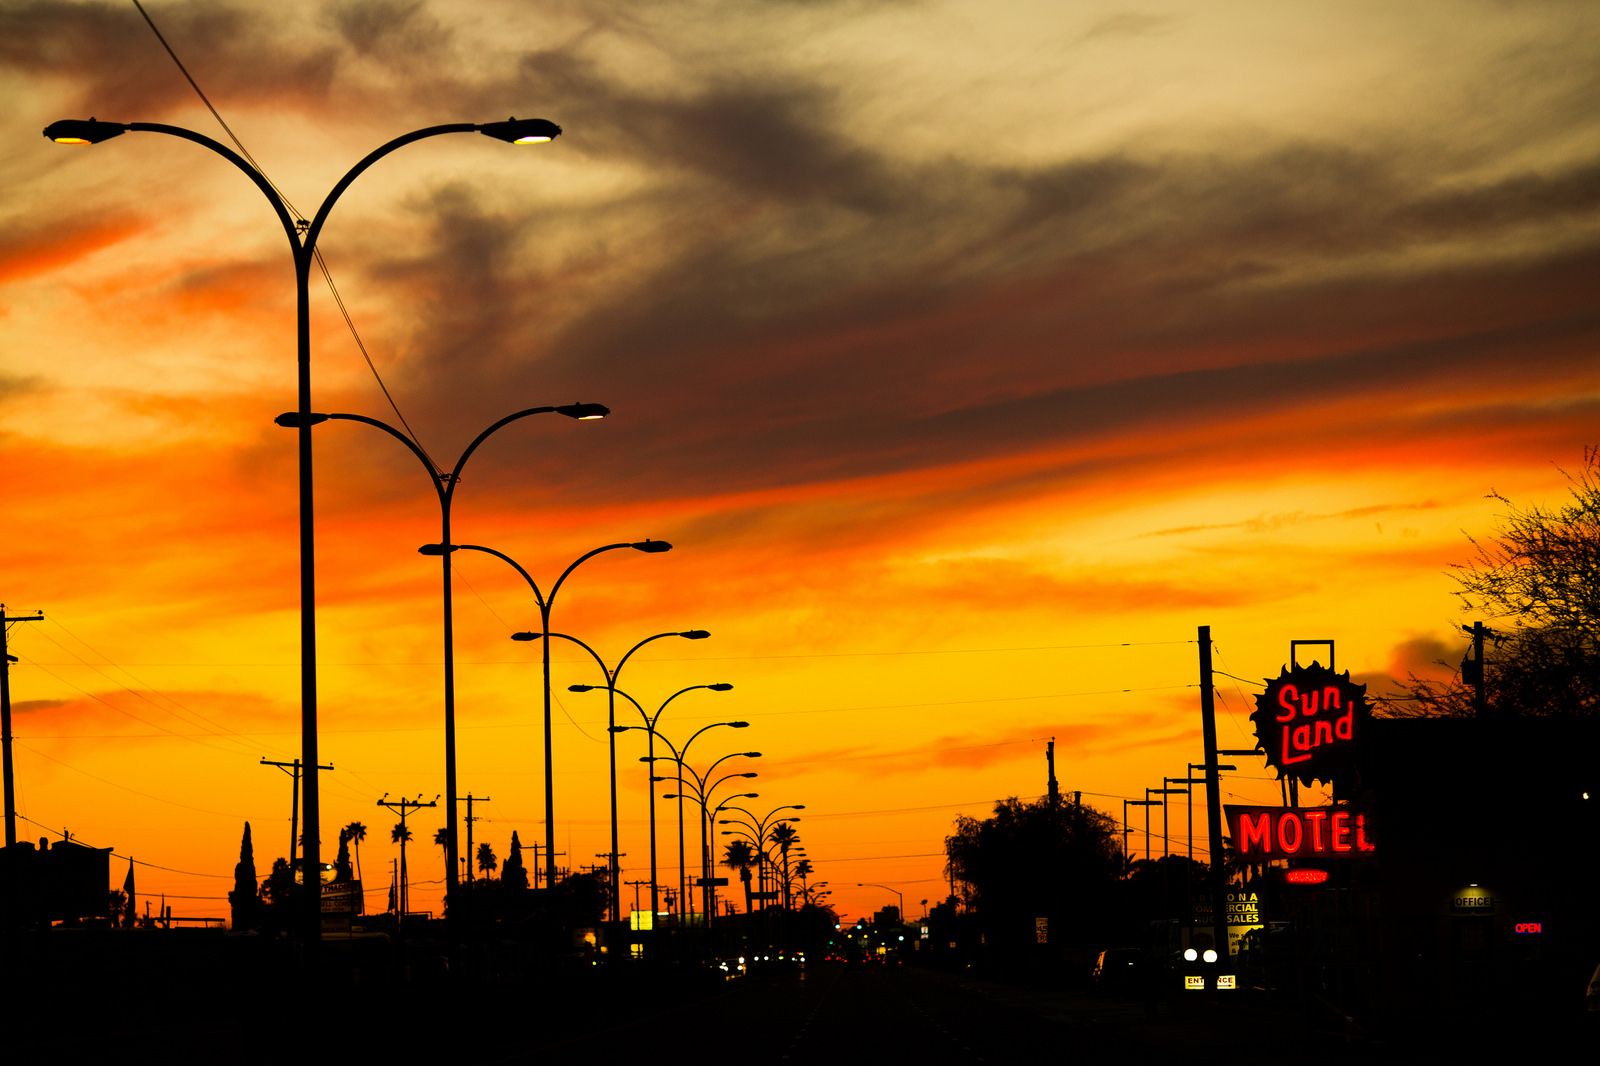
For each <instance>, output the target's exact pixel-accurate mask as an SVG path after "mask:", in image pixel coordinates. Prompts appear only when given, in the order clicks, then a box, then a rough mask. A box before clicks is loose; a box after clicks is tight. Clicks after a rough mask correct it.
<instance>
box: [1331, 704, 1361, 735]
mask: <svg viewBox="0 0 1600 1066" xmlns="http://www.w3.org/2000/svg"><path fill="white" fill-rule="evenodd" d="M1355 731H1356V711H1355V708H1354V707H1352V708H1350V709H1349V710H1348V711H1345V712H1344V713H1343V714H1342V715H1340V716H1339V718H1338V720H1337V721H1335V722H1334V723H1333V735H1334V736H1336V737H1338V738H1339V739H1340V740H1349V739H1351V738H1352V737H1354V736H1355Z"/></svg>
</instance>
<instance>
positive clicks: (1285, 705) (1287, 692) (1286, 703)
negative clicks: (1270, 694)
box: [1274, 685, 1300, 722]
mask: <svg viewBox="0 0 1600 1066" xmlns="http://www.w3.org/2000/svg"><path fill="white" fill-rule="evenodd" d="M1299 694H1300V690H1299V689H1297V688H1295V687H1294V686H1293V685H1285V686H1283V687H1282V688H1281V689H1279V690H1278V706H1279V707H1281V708H1282V709H1283V713H1282V714H1280V715H1277V716H1276V717H1275V718H1274V721H1278V722H1292V721H1294V700H1295V697H1296V696H1298V695H1299Z"/></svg>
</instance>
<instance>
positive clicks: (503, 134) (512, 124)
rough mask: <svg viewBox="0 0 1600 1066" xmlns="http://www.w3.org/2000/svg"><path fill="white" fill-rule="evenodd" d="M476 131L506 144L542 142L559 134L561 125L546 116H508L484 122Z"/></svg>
mask: <svg viewBox="0 0 1600 1066" xmlns="http://www.w3.org/2000/svg"><path fill="white" fill-rule="evenodd" d="M478 132H479V133H481V134H483V135H484V136H485V137H493V138H494V139H495V140H497V141H505V142H506V143H508V144H544V143H546V142H548V141H553V140H555V139H556V138H557V137H559V136H561V127H560V126H557V125H556V124H555V123H554V122H551V121H550V120H549V119H547V118H508V119H506V120H505V121H504V122H485V123H483V124H482V125H480V126H479V127H478Z"/></svg>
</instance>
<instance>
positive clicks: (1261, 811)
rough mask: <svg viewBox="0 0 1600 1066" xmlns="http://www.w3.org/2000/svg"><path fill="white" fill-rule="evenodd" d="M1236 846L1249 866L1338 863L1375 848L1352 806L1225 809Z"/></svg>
mask: <svg viewBox="0 0 1600 1066" xmlns="http://www.w3.org/2000/svg"><path fill="white" fill-rule="evenodd" d="M1226 810H1227V814H1228V827H1229V829H1231V830H1232V832H1233V846H1234V848H1235V850H1237V851H1238V853H1239V857H1240V858H1241V859H1244V860H1245V861H1247V862H1261V861H1264V860H1267V859H1307V858H1318V859H1340V858H1352V857H1355V856H1358V855H1366V854H1368V853H1369V852H1371V851H1373V850H1374V847H1373V843H1372V841H1371V840H1370V839H1368V835H1367V816H1366V814H1365V812H1362V811H1357V810H1352V809H1351V808H1349V807H1234V806H1229V807H1227V808H1226Z"/></svg>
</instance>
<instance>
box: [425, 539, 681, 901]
mask: <svg viewBox="0 0 1600 1066" xmlns="http://www.w3.org/2000/svg"><path fill="white" fill-rule="evenodd" d="M619 548H632V549H633V550H634V551H639V552H644V553H646V554H650V555H655V554H659V553H661V552H666V551H671V550H672V545H670V544H668V543H667V542H666V541H664V540H651V539H649V538H648V537H646V538H645V539H644V540H633V541H621V542H619V543H616V544H602V545H601V546H600V547H598V548H592V549H590V550H589V551H586V552H584V553H583V554H582V555H580V556H578V557H577V558H576V559H574V560H573V561H572V562H571V563H570V564H568V566H567V568H566V569H565V570H563V571H561V576H560V577H558V578H556V581H555V584H553V585H551V586H550V592H549V594H548V595H546V594H544V593H542V592H540V591H539V583H538V582H537V581H535V580H534V579H533V575H532V574H529V573H528V571H526V570H524V569H523V568H522V564H521V563H519V562H517V561H516V560H515V559H513V558H511V556H509V555H507V554H506V553H505V552H502V551H496V550H495V549H494V548H486V547H484V546H483V545H481V544H451V543H449V542H448V541H446V542H445V543H442V544H440V545H438V550H439V551H440V552H444V553H448V552H453V551H472V552H483V553H484V554H485V555H492V556H494V557H495V558H496V559H499V560H500V561H501V562H503V563H506V564H507V565H508V566H510V567H511V569H513V570H515V571H516V572H517V573H519V574H521V575H522V579H523V580H524V581H526V582H527V583H528V587H529V588H530V589H532V590H533V600H534V602H535V603H537V604H538V605H539V633H540V635H541V636H543V637H544V638H545V640H544V649H543V650H544V855H545V860H544V861H545V884H546V885H548V886H549V887H551V888H554V887H555V886H556V813H555V806H556V800H555V774H554V772H553V769H554V761H553V759H552V758H551V730H550V640H549V636H550V610H551V608H552V607H554V606H555V602H556V595H557V594H558V593H559V592H560V591H561V586H562V585H563V584H564V583H565V582H566V580H567V578H568V577H569V576H571V574H572V572H573V571H574V570H576V569H577V568H578V567H580V566H582V565H583V564H584V563H585V562H587V561H588V560H590V559H593V558H594V557H595V556H596V555H599V554H601V553H603V552H609V551H616V550H617V549H619Z"/></svg>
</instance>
